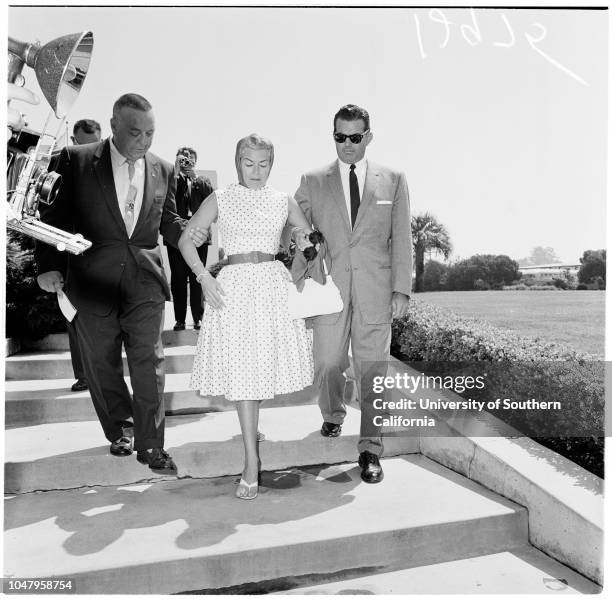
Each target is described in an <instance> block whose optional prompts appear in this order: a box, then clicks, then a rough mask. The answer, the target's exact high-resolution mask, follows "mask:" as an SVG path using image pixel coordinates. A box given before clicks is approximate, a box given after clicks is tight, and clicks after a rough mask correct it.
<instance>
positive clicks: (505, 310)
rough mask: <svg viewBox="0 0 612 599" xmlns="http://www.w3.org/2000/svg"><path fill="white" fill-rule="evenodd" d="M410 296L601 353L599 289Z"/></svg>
mask: <svg viewBox="0 0 612 599" xmlns="http://www.w3.org/2000/svg"><path fill="white" fill-rule="evenodd" d="M413 298H414V299H415V300H416V301H422V302H428V303H430V304H433V305H436V306H440V307H442V308H447V309H449V310H452V311H453V312H455V314H459V315H461V316H468V317H472V318H477V319H479V320H486V321H487V322H489V323H490V324H492V325H494V326H496V327H500V328H503V329H509V330H512V331H515V332H516V333H519V334H520V335H525V336H528V337H533V338H539V339H542V340H544V341H552V342H557V343H562V344H564V345H569V346H570V347H573V348H574V349H577V350H579V351H583V352H588V353H590V354H594V355H598V356H600V357H601V358H603V356H604V336H605V325H604V323H605V292H603V291H439V292H427V293H418V294H414V295H413Z"/></svg>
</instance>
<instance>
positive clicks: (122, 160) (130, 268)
mask: <svg viewBox="0 0 612 599" xmlns="http://www.w3.org/2000/svg"><path fill="white" fill-rule="evenodd" d="M110 124H111V130H112V132H113V135H112V138H109V139H106V140H104V141H102V142H99V143H95V144H86V145H83V146H73V147H67V148H64V150H63V151H62V154H61V156H60V160H59V165H58V168H57V171H58V172H59V173H60V174H61V175H62V186H61V191H60V195H59V197H58V198H57V199H56V201H55V202H54V203H53V204H52V205H51V206H49V207H48V208H46V209H44V210H43V211H42V212H41V218H42V220H43V221H44V222H47V223H49V224H52V225H55V226H57V227H60V228H61V229H64V230H68V231H76V232H79V233H81V234H82V235H83V236H84V237H85V238H87V239H89V240H90V241H91V242H92V247H91V248H90V249H89V250H87V251H86V252H84V253H83V254H81V255H79V256H73V255H70V256H67V255H66V254H65V253H61V252H57V251H56V250H55V249H54V248H52V247H51V246H48V245H43V244H39V245H38V247H37V263H38V270H39V273H41V274H40V275H39V276H38V283H39V285H40V287H41V288H42V289H44V290H45V291H49V292H53V291H55V292H57V291H58V290H60V289H62V288H64V291H65V293H66V295H67V296H68V298H69V299H70V300H71V301H72V303H73V304H74V305H75V307H76V308H77V311H78V312H77V315H76V317H75V326H76V328H77V333H78V336H79V340H80V342H81V349H82V350H83V358H84V362H85V373H86V376H87V380H88V383H89V388H90V392H91V397H92V400H93V403H94V407H95V409H96V412H97V415H98V418H99V420H100V423H101V425H102V428H103V430H104V434H105V436H106V438H107V439H108V440H109V441H110V442H111V445H110V451H111V453H112V454H113V455H130V454H131V453H132V451H133V448H135V449H136V451H137V459H138V461H140V462H141V463H144V464H148V465H149V467H150V468H151V469H153V470H154V471H157V472H162V473H175V472H176V466H175V464H174V462H173V460H172V458H171V457H170V456H169V455H168V453H167V452H166V451H164V449H163V446H164V424H165V420H164V401H163V391H164V354H163V348H162V341H161V333H162V328H163V321H164V301H165V300H169V299H170V289H169V287H168V282H167V280H166V277H165V274H164V269H163V266H162V258H161V252H160V248H159V246H158V237H159V233H160V232H161V234H162V235H163V236H164V237H165V238H166V239H167V240H168V241H170V243H174V244H176V243H177V241H178V238H179V236H180V234H181V231H182V229H183V227H184V225H185V221H183V220H182V219H181V218H180V217H179V216H178V214H177V213H176V204H175V201H174V193H175V189H176V178H175V176H174V169H173V167H172V165H171V164H169V163H168V162H165V161H164V160H161V159H160V158H158V157H157V156H155V155H154V154H152V153H150V152H148V150H149V148H150V146H151V143H152V141H153V134H154V131H155V120H154V116H153V111H152V106H151V104H150V103H149V102H148V101H147V100H146V99H145V98H143V97H142V96H140V95H138V94H125V95H123V96H121V97H120V98H119V99H118V100H117V101H116V102H115V104H114V106H113V116H112V118H111V122H110ZM122 343H123V344H124V346H125V351H126V354H127V361H128V366H129V371H130V377H131V382H132V389H133V401H132V400H131V398H130V394H129V391H128V388H127V385H126V384H125V380H124V378H123V365H122V359H121V344H122Z"/></svg>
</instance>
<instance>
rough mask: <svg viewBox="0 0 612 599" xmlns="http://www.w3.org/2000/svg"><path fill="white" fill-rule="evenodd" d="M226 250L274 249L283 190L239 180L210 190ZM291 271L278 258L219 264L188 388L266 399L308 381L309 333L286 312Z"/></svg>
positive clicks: (283, 210) (284, 206)
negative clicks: (214, 301) (214, 298)
mask: <svg viewBox="0 0 612 599" xmlns="http://www.w3.org/2000/svg"><path fill="white" fill-rule="evenodd" d="M215 193H216V195H217V204H218V206H219V217H218V223H219V230H220V232H221V235H222V236H223V242H224V248H225V253H226V255H229V254H243V253H247V252H253V251H259V252H265V253H267V254H276V252H277V251H278V246H279V243H280V236H281V232H282V230H283V227H284V225H285V222H286V220H287V211H288V197H287V194H286V193H282V192H279V191H275V190H274V189H271V188H270V187H267V186H266V187H263V188H262V189H258V190H253V189H248V188H246V187H243V186H242V185H240V184H233V185H230V186H229V187H228V188H227V189H225V190H222V191H217V192H215ZM289 280H290V276H289V272H288V271H287V269H286V268H285V266H284V265H283V264H282V263H281V262H278V261H274V262H262V263H260V264H235V265H228V266H225V267H224V268H223V269H222V270H221V272H220V273H219V276H218V278H217V281H219V283H220V284H221V287H222V288H223V291H224V292H225V296H223V301H224V302H225V306H224V307H223V308H221V309H220V310H216V309H214V308H212V307H211V306H210V305H209V304H205V307H204V316H203V318H202V327H201V329H200V334H199V337H198V343H197V346H196V354H195V359H194V363H193V372H192V375H191V388H192V389H196V390H198V391H199V392H200V393H201V394H202V395H224V396H225V398H226V399H227V400H229V401H252V400H258V401H261V400H264V399H271V398H272V397H273V396H274V395H277V394H281V393H291V392H293V391H299V390H300V389H303V388H304V387H307V386H308V385H310V384H312V378H313V359H312V341H311V336H310V332H309V331H307V330H306V327H305V326H304V321H303V320H292V319H291V318H290V317H289V310H288V299H287V294H288V291H287V289H288V282H289Z"/></svg>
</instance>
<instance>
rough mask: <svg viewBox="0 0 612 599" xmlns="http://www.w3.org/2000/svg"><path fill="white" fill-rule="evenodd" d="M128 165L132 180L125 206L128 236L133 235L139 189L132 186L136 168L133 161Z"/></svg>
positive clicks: (124, 219)
mask: <svg viewBox="0 0 612 599" xmlns="http://www.w3.org/2000/svg"><path fill="white" fill-rule="evenodd" d="M126 162H127V165H128V176H129V178H130V186H129V188H128V192H127V196H126V198H125V206H124V208H123V222H125V228H126V229H127V233H128V236H129V235H131V234H132V226H133V225H134V207H135V206H136V194H137V193H138V189H137V188H136V186H135V185H133V184H132V180H133V179H134V174H135V172H136V168H135V167H134V161H133V160H126Z"/></svg>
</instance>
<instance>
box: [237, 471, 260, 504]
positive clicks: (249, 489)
mask: <svg viewBox="0 0 612 599" xmlns="http://www.w3.org/2000/svg"><path fill="white" fill-rule="evenodd" d="M253 489H254V490H255V492H253ZM242 490H246V494H245V495H241V494H240V492H241V491H242ZM258 493H259V476H258V477H257V480H256V481H255V482H254V483H251V484H249V483H247V482H245V480H244V478H240V482H239V483H238V488H237V489H236V497H237V498H238V499H255V497H257V494H258Z"/></svg>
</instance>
